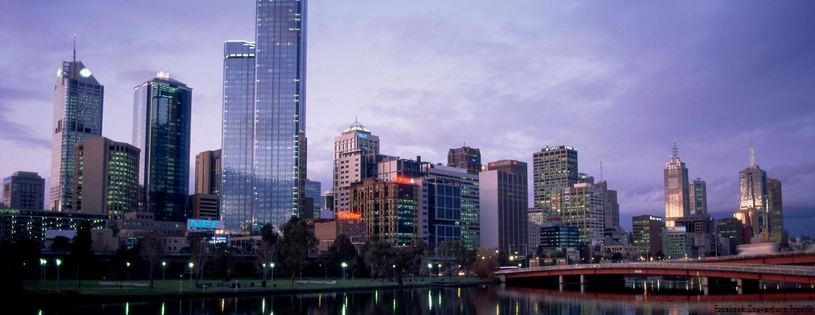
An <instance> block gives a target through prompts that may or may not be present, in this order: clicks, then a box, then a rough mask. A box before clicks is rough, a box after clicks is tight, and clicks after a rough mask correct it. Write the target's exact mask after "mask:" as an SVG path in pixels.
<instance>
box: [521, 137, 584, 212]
mask: <svg viewBox="0 0 815 315" xmlns="http://www.w3.org/2000/svg"><path fill="white" fill-rule="evenodd" d="M532 174H533V176H534V177H533V179H532V183H533V185H534V188H533V192H534V194H535V195H534V201H535V206H534V207H535V208H537V209H542V210H544V211H548V212H549V213H552V214H554V213H557V212H558V211H559V210H560V209H559V203H558V202H555V203H552V198H553V197H555V199H556V200H558V199H559V196H560V194H561V193H562V192H563V188H566V187H571V186H572V185H574V184H575V183H577V181H578V172H577V150H575V149H574V148H572V147H567V146H562V145H561V146H556V147H546V148H544V149H542V150H541V151H540V152H535V153H534V154H533V155H532Z"/></svg>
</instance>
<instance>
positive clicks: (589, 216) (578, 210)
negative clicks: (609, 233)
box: [560, 183, 605, 244]
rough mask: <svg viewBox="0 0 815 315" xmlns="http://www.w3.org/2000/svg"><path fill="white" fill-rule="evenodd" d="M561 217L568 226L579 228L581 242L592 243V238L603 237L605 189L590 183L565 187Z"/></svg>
mask: <svg viewBox="0 0 815 315" xmlns="http://www.w3.org/2000/svg"><path fill="white" fill-rule="evenodd" d="M560 219H561V220H562V221H563V223H564V224H566V226H573V227H577V228H578V230H579V231H580V243H583V244H590V243H591V241H592V239H598V238H602V237H603V231H604V230H605V199H604V192H603V189H602V188H601V187H600V186H597V185H594V184H590V183H579V184H574V185H573V186H572V187H566V188H563V208H562V209H561V212H560Z"/></svg>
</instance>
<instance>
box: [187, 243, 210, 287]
mask: <svg viewBox="0 0 815 315" xmlns="http://www.w3.org/2000/svg"><path fill="white" fill-rule="evenodd" d="M190 260H191V261H192V263H193V269H192V270H190V272H192V273H193V274H195V275H196V278H195V283H196V284H198V280H199V279H201V278H203V277H204V265H205V264H206V263H207V260H209V252H208V251H207V244H206V239H205V238H204V236H203V235H201V234H200V233H196V234H193V235H191V236H190Z"/></svg>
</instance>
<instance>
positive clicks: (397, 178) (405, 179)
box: [391, 176, 414, 184]
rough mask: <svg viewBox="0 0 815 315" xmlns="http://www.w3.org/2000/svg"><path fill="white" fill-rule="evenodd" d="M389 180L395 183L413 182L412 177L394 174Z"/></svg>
mask: <svg viewBox="0 0 815 315" xmlns="http://www.w3.org/2000/svg"><path fill="white" fill-rule="evenodd" d="M391 181H392V182H394V183H397V184H413V183H414V181H413V178H409V177H401V176H394V177H393V180H391Z"/></svg>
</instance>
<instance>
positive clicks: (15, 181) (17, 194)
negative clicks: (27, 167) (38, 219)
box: [2, 172, 45, 210]
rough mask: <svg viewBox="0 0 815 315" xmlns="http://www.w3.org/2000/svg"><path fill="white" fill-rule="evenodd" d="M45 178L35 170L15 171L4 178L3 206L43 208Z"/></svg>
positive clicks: (28, 208) (10, 207) (27, 208)
mask: <svg viewBox="0 0 815 315" xmlns="http://www.w3.org/2000/svg"><path fill="white" fill-rule="evenodd" d="M44 203H45V179H43V178H42V177H40V175H39V174H37V173H34V172H14V175H12V176H9V177H6V178H4V179H3V204H2V205H3V207H4V208H8V209H19V210H43V209H44V208H43V207H44V206H45V204H44Z"/></svg>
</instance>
